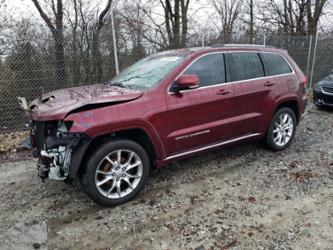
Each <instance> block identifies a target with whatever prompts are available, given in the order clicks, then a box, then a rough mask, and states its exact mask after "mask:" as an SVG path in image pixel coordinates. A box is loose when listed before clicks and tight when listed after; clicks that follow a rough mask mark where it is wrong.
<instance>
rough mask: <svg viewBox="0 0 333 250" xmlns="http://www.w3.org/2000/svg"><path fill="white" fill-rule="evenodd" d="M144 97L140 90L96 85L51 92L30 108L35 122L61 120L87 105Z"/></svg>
mask: <svg viewBox="0 0 333 250" xmlns="http://www.w3.org/2000/svg"><path fill="white" fill-rule="evenodd" d="M142 95H143V92H141V91H138V90H131V89H126V88H120V87H115V86H110V85H106V84H95V85H87V86H80V87H74V88H68V89H60V90H56V91H52V92H49V93H47V94H44V95H43V96H42V98H36V99H35V100H33V101H32V102H31V103H30V105H29V108H30V110H31V116H32V119H33V120H61V119H63V118H65V117H66V115H67V114H68V113H69V112H71V111H73V110H75V109H78V108H82V107H84V106H87V105H93V104H103V103H112V102H124V101H130V100H134V99H137V98H139V97H141V96H142Z"/></svg>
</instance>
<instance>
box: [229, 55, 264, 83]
mask: <svg viewBox="0 0 333 250" xmlns="http://www.w3.org/2000/svg"><path fill="white" fill-rule="evenodd" d="M228 57H229V62H230V75H231V81H240V80H247V79H253V78H257V77H262V76H264V68H263V65H262V62H261V59H260V57H259V55H258V54H257V53H247V52H235V53H230V54H228Z"/></svg>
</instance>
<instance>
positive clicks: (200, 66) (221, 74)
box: [183, 53, 225, 86]
mask: <svg viewBox="0 0 333 250" xmlns="http://www.w3.org/2000/svg"><path fill="white" fill-rule="evenodd" d="M183 74H184V75H188V74H196V75H197V76H198V77H199V80H200V86H209V85H214V84H219V83H224V82H225V68H224V59H223V54H221V53H219V54H212V55H207V56H204V57H202V58H200V59H198V60H197V61H195V62H194V63H193V64H192V65H191V66H190V67H189V68H188V69H187V70H186V71H185V72H184V73H183Z"/></svg>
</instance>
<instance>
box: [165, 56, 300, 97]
mask: <svg viewBox="0 0 333 250" xmlns="http://www.w3.org/2000/svg"><path fill="white" fill-rule="evenodd" d="M226 53H257V54H260V53H266V54H276V55H280V56H281V57H282V58H283V60H284V61H285V62H286V63H287V64H288V66H289V67H290V68H291V70H292V72H290V73H285V74H279V75H272V76H262V77H257V78H251V79H246V80H239V81H231V82H223V83H217V84H214V85H209V86H203V87H199V88H195V89H185V90H180V91H179V92H177V93H186V92H188V91H195V90H198V89H206V88H213V87H216V86H219V85H229V84H235V83H240V82H249V81H254V80H259V79H266V78H271V77H276V76H286V75H293V74H295V70H294V68H293V67H292V66H291V65H290V63H289V62H288V60H287V59H286V58H285V57H284V56H283V55H282V54H281V53H278V52H271V51H246V50H244V51H243V50H241V51H238V50H232V51H216V52H210V53H207V54H204V55H201V56H199V57H197V58H195V59H194V60H193V61H192V62H191V63H190V64H189V65H187V66H186V68H185V69H184V70H183V71H182V72H181V73H179V74H178V75H177V77H176V78H175V80H172V81H171V83H170V84H169V86H168V94H169V95H172V94H174V93H175V92H171V91H170V89H171V86H172V84H173V83H174V82H175V81H177V79H178V78H179V77H180V76H181V75H182V74H183V73H184V72H185V71H186V70H187V69H188V68H189V67H191V65H192V64H193V63H194V62H196V61H197V60H199V59H200V58H202V57H204V56H208V55H214V54H226ZM225 73H227V72H225Z"/></svg>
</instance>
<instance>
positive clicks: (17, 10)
mask: <svg viewBox="0 0 333 250" xmlns="http://www.w3.org/2000/svg"><path fill="white" fill-rule="evenodd" d="M5 1H6V4H7V6H8V11H9V12H10V14H13V15H14V16H15V17H32V16H34V17H35V18H38V20H39V21H41V20H40V17H39V15H38V13H37V10H36V9H35V6H34V4H33V3H32V1H31V0H5ZM93 1H94V3H95V4H97V3H98V2H100V3H101V7H103V6H104V5H105V4H106V0H93ZM191 1H192V2H191V5H190V10H189V15H190V16H192V17H193V18H195V20H198V21H201V23H202V26H203V27H204V26H205V23H206V22H209V21H210V15H211V14H212V13H213V12H214V11H213V10H212V8H211V7H210V5H209V0H191ZM254 1H255V2H256V1H260V0H254ZM41 2H43V0H41ZM64 2H66V0H64ZM329 2H330V3H329V4H327V5H326V12H327V13H330V14H332V15H330V16H329V17H328V16H327V15H326V16H323V17H322V18H321V22H320V23H321V26H325V27H331V29H332V27H333V21H332V20H333V0H329ZM156 12H157V13H160V14H161V15H162V14H163V11H162V10H161V9H157V10H156Z"/></svg>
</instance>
